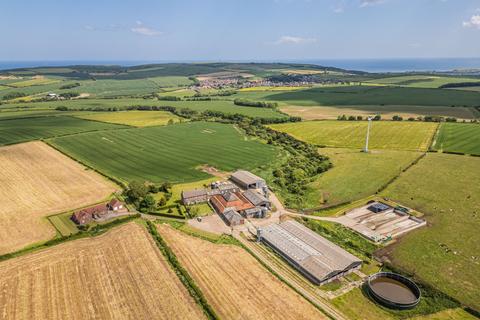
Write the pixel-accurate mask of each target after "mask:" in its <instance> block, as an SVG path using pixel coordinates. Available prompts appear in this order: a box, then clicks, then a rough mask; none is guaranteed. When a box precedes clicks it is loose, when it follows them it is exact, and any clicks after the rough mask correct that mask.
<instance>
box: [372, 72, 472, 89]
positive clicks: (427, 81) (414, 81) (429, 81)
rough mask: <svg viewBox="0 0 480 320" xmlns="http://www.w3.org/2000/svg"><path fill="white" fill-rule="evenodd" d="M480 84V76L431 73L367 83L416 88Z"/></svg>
mask: <svg viewBox="0 0 480 320" xmlns="http://www.w3.org/2000/svg"><path fill="white" fill-rule="evenodd" d="M476 81H478V83H479V85H480V79H479V78H459V77H442V76H431V75H414V76H398V77H388V78H381V79H375V80H369V81H367V83H378V84H386V85H398V86H407V87H416V88H438V87H440V86H442V85H444V84H447V83H462V82H476Z"/></svg>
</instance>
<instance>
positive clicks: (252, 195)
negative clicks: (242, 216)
mask: <svg viewBox="0 0 480 320" xmlns="http://www.w3.org/2000/svg"><path fill="white" fill-rule="evenodd" d="M243 195H244V196H245V198H247V199H248V201H250V202H251V203H252V204H253V205H254V206H258V205H259V204H261V203H265V202H270V201H268V199H267V198H265V197H264V196H263V195H261V194H260V193H258V192H256V191H253V190H247V191H245V192H244V193H243Z"/></svg>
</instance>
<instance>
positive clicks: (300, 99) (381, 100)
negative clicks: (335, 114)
mask: <svg viewBox="0 0 480 320" xmlns="http://www.w3.org/2000/svg"><path fill="white" fill-rule="evenodd" d="M244 94H245V95H246V97H245V98H248V94H249V93H244ZM239 98H240V96H239ZM264 98H265V99H266V100H269V101H278V102H282V103H284V104H286V105H295V106H322V105H325V106H335V105H413V106H433V107H437V106H451V105H455V106H477V105H478V101H479V99H480V93H479V92H469V91H463V92H459V91H457V90H444V89H427V88H403V87H385V86H376V87H375V86H373V87H372V86H343V87H321V88H312V89H308V90H298V91H292V92H283V93H270V94H268V95H265V94H264Z"/></svg>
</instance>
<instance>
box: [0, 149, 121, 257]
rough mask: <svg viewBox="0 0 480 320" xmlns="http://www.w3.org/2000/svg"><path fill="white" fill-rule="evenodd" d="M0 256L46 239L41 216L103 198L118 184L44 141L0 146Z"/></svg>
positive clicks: (47, 228)
mask: <svg viewBox="0 0 480 320" xmlns="http://www.w3.org/2000/svg"><path fill="white" fill-rule="evenodd" d="M0 163H1V164H2V165H1V168H2V169H1V170H0V199H2V209H1V210H0V221H1V225H2V228H0V254H4V253H7V252H11V251H15V250H18V249H21V248H22V247H24V246H26V245H29V244H31V243H34V242H39V241H43V240H48V239H49V238H51V237H53V236H54V235H55V230H54V229H53V228H52V226H51V225H50V224H49V222H48V221H47V220H46V219H43V218H44V217H45V216H47V215H49V214H53V213H57V212H62V211H66V210H69V209H73V208H78V207H81V206H84V205H88V204H90V203H95V202H98V201H101V200H102V199H104V198H106V197H107V196H108V195H110V194H111V193H112V192H114V191H115V190H116V187H115V186H114V185H112V184H111V183H109V182H107V181H106V180H105V179H104V178H103V177H101V176H99V175H98V174H96V173H95V172H93V171H87V170H85V168H84V167H82V166H81V165H80V164H78V163H77V162H75V161H73V160H71V159H69V158H68V157H66V156H64V155H62V154H61V153H59V152H58V151H56V150H54V149H52V148H51V147H49V146H48V145H46V144H44V143H42V142H29V143H23V144H18V145H14V146H7V147H2V148H0Z"/></svg>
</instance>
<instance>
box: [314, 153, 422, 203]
mask: <svg viewBox="0 0 480 320" xmlns="http://www.w3.org/2000/svg"><path fill="white" fill-rule="evenodd" d="M319 152H321V153H322V154H325V155H327V156H328V157H330V160H331V161H332V163H333V168H332V169H330V170H328V171H327V172H325V173H324V174H322V175H320V176H319V177H318V178H317V179H316V180H315V181H314V182H313V183H311V184H310V188H311V190H313V191H312V192H311V193H310V194H309V198H312V202H313V203H312V204H311V206H312V207H318V206H319V205H320V204H324V205H335V204H338V203H343V202H347V201H355V200H358V199H362V198H365V197H368V196H370V195H372V194H374V193H375V192H377V191H378V190H379V189H380V188H381V187H382V186H384V185H385V184H386V183H388V182H389V181H390V180H391V179H392V178H393V177H395V176H396V175H398V174H400V173H401V172H402V170H404V169H405V168H406V167H407V166H408V165H410V164H411V163H412V162H413V161H415V160H416V159H417V158H419V157H420V155H421V153H420V152H411V151H398V150H375V151H372V152H370V153H363V152H359V151H358V150H354V149H353V150H352V149H341V148H322V149H320V150H319ZM315 200H316V203H315V202H314V201H315Z"/></svg>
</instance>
